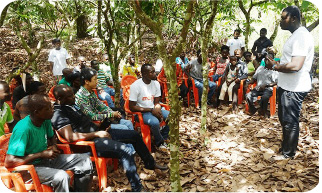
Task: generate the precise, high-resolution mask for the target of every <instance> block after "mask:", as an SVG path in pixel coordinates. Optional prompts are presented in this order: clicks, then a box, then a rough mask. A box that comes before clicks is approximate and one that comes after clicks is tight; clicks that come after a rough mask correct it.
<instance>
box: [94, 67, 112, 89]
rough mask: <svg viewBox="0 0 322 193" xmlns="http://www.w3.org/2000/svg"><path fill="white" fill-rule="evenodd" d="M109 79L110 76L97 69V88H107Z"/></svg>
mask: <svg viewBox="0 0 322 193" xmlns="http://www.w3.org/2000/svg"><path fill="white" fill-rule="evenodd" d="M109 80H110V76H108V74H107V73H106V72H104V71H103V70H99V71H97V88H107V87H108V86H107V84H106V83H107V82H108V81H109Z"/></svg>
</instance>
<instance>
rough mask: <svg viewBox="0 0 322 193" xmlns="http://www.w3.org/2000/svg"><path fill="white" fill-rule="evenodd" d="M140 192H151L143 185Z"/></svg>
mask: <svg viewBox="0 0 322 193" xmlns="http://www.w3.org/2000/svg"><path fill="white" fill-rule="evenodd" d="M140 192H149V191H148V190H147V189H145V188H144V187H143V186H142V189H141V191H140Z"/></svg>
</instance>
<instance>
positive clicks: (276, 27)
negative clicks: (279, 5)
mask: <svg viewBox="0 0 322 193" xmlns="http://www.w3.org/2000/svg"><path fill="white" fill-rule="evenodd" d="M279 26H280V21H279V20H278V19H277V18H275V26H274V31H273V34H272V35H271V37H270V38H269V39H270V40H271V41H272V42H273V43H274V40H275V38H276V36H277V32H278V28H279Z"/></svg>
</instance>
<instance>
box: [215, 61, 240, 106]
mask: <svg viewBox="0 0 322 193" xmlns="http://www.w3.org/2000/svg"><path fill="white" fill-rule="evenodd" d="M236 64H237V57H236V56H230V63H229V64H228V65H227V67H226V69H225V72H224V76H223V78H222V87H221V91H220V95H219V100H220V101H223V100H224V99H225V94H226V92H227V91H228V96H229V101H230V102H232V101H233V87H234V85H235V80H236V78H237V74H238V70H239V69H238V67H237V65H236Z"/></svg>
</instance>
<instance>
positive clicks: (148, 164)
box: [109, 129, 155, 169]
mask: <svg viewBox="0 0 322 193" xmlns="http://www.w3.org/2000/svg"><path fill="white" fill-rule="evenodd" d="M109 133H110V134H111V136H112V139H113V140H115V141H119V142H122V143H126V144H131V145H133V146H134V149H135V151H136V152H137V153H138V155H139V156H140V157H141V159H142V160H143V162H144V165H145V168H147V169H154V165H155V161H154V158H153V157H152V155H151V154H150V152H149V149H148V148H147V147H146V145H145V143H144V142H143V139H142V137H141V135H140V134H139V133H138V132H137V131H133V130H127V131H124V130H118V129H112V130H110V131H109Z"/></svg>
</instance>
